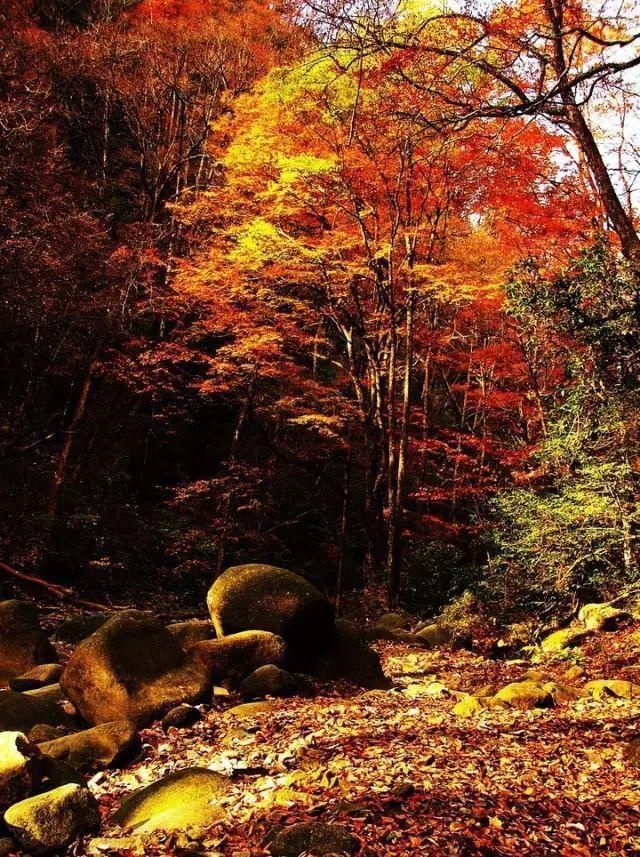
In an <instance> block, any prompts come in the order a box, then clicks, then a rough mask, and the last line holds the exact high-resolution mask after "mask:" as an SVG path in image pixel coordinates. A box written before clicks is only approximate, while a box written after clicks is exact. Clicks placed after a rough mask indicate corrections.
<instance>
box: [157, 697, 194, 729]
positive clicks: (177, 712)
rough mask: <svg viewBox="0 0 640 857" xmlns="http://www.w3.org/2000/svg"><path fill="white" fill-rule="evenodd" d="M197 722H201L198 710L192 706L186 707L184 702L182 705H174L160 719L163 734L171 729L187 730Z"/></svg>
mask: <svg viewBox="0 0 640 857" xmlns="http://www.w3.org/2000/svg"><path fill="white" fill-rule="evenodd" d="M199 720H202V714H200V712H199V711H198V709H197V708H196V707H195V706H194V705H188V704H187V703H186V702H183V703H182V705H176V706H175V708H172V709H171V710H170V711H167V713H166V714H165V716H164V717H163V718H162V728H163V729H164V730H165V732H166V731H167V729H172V728H173V729H188V728H189V727H190V726H193V725H194V723H197V722H198V721H199Z"/></svg>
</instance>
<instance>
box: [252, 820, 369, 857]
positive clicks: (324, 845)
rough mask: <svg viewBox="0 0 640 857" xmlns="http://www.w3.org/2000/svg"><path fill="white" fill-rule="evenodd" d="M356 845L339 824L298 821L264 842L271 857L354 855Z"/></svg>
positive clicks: (354, 838) (357, 847) (357, 848)
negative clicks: (266, 842)
mask: <svg viewBox="0 0 640 857" xmlns="http://www.w3.org/2000/svg"><path fill="white" fill-rule="evenodd" d="M359 850H360V843H359V841H358V839H356V837H355V836H353V834H351V833H350V832H349V830H348V829H347V828H346V827H344V826H342V825H340V824H326V823H324V822H321V821H301V822H300V823H298V824H292V825H290V826H289V827H285V828H284V829H283V830H280V831H278V832H274V833H273V834H272V835H271V836H270V837H269V841H268V851H269V853H270V854H271V855H272V857H300V855H301V854H313V855H314V857H328V855H330V854H331V855H337V854H356V853H357V852H358V851H359Z"/></svg>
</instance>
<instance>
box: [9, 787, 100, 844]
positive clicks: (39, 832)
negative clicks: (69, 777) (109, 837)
mask: <svg viewBox="0 0 640 857" xmlns="http://www.w3.org/2000/svg"><path fill="white" fill-rule="evenodd" d="M4 819H5V821H6V823H7V826H8V828H9V830H10V831H11V833H12V835H13V836H15V838H16V839H17V840H18V842H19V843H20V845H21V846H22V847H23V848H24V850H25V851H28V852H29V853H30V854H46V853H47V852H51V851H59V850H61V849H63V848H66V847H67V846H68V845H70V844H71V843H72V842H73V840H74V839H75V838H76V837H77V836H78V835H79V834H81V833H92V832H95V831H96V830H97V829H98V827H99V825H100V815H99V813H98V804H97V802H96V799H95V798H94V797H93V795H92V794H91V792H90V791H89V790H88V789H87V788H84V787H83V786H78V785H74V784H71V785H67V786H60V788H57V789H53V790H52V791H49V792H44V794H40V795H36V796H35V797H30V798H27V799H26V800H23V801H20V803H15V804H14V805H13V806H12V807H10V808H9V809H8V810H7V811H6V812H5V815H4Z"/></svg>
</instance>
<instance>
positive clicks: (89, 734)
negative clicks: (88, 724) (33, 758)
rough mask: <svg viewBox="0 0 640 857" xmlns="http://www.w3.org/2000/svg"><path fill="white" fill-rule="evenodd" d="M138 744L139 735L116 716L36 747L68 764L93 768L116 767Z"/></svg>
mask: <svg viewBox="0 0 640 857" xmlns="http://www.w3.org/2000/svg"><path fill="white" fill-rule="evenodd" d="M141 746H142V744H141V741H140V736H139V735H138V733H137V731H136V730H135V728H134V727H133V726H132V725H131V723H129V722H128V721H127V720H116V721H114V722H113V723H102V724H100V725H99V726H94V727H93V728H92V729H86V730H84V731H83V732H75V733H74V734H72V735H65V736H63V737H62V738H55V739H54V740H53V741H45V742H43V743H41V744H39V745H38V749H39V750H40V752H41V753H42V754H43V755H45V756H50V757H51V758H52V759H58V760H59V761H62V762H66V763H67V764H69V765H71V767H72V768H77V769H80V770H95V769H99V768H116V767H119V766H120V765H121V764H123V763H124V762H126V761H128V760H129V759H131V758H132V757H133V756H135V755H136V753H138V752H139V751H140V747H141Z"/></svg>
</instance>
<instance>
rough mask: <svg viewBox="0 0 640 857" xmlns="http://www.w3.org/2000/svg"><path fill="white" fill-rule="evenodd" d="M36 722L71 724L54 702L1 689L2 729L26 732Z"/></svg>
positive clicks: (0, 729) (0, 721)
mask: <svg viewBox="0 0 640 857" xmlns="http://www.w3.org/2000/svg"><path fill="white" fill-rule="evenodd" d="M36 723H46V724H47V726H71V721H70V720H69V718H68V717H67V715H66V714H65V713H64V711H62V709H61V708H59V707H58V706H57V705H56V704H55V703H54V702H50V701H49V700H47V699H39V698H38V697H37V696H30V695H29V694H28V693H18V692H17V691H15V690H0V731H3V730H10V731H18V732H24V733H25V734H26V733H27V732H29V730H31V729H33V727H34V726H35V725H36Z"/></svg>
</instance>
